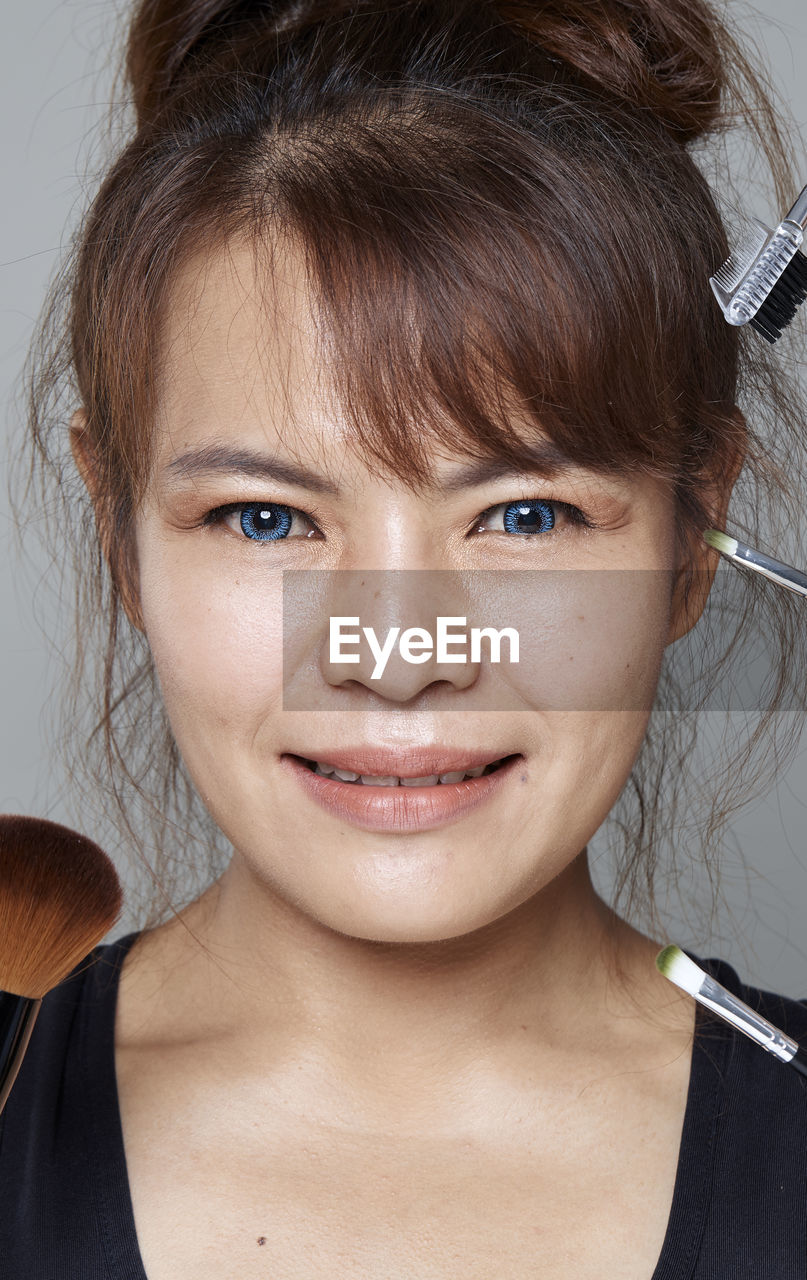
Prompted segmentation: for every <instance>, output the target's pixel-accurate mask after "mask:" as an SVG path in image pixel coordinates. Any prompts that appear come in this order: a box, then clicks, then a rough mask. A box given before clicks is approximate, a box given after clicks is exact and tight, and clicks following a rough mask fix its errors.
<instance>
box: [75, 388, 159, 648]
mask: <svg viewBox="0 0 807 1280" xmlns="http://www.w3.org/2000/svg"><path fill="white" fill-rule="evenodd" d="M87 424H88V419H87V412H86V410H85V409H77V410H76V412H75V413H74V414H73V416H72V418H71V419H70V450H71V452H72V454H73V459H74V461H75V464H76V466H77V468H78V471H79V475H80V476H81V478H82V480H83V481H84V485H85V488H86V489H87V492H88V493H89V495H90V499H91V500H92V504H93V508H94V510H95V526H96V528H97V530H98V538H99V541H100V543H101V550H102V552H103V555H104V559H105V560H106V562H107V564H108V565H109V571H110V573H111V574H112V580H113V582H114V583H115V585H116V587H117V589H118V593H119V595H120V598H121V604H122V605H123V609H124V612H125V613H126V616H127V618H128V619H129V621H130V622H131V624H132V626H133V627H135V629H136V630H138V631H143V630H144V627H143V619H142V615H141V612H140V598H139V590H138V586H137V569H136V565H135V563H134V560H135V557H134V548H133V547H122V546H121V545H120V542H119V540H118V539H117V538H116V537H115V533H114V525H113V521H112V517H111V513H110V510H109V505H108V502H107V500H106V496H105V494H104V493H103V487H102V484H101V477H100V474H99V467H98V463H97V458H96V456H95V453H94V451H93V447H92V442H91V440H90V436H89V432H88V430H87Z"/></svg>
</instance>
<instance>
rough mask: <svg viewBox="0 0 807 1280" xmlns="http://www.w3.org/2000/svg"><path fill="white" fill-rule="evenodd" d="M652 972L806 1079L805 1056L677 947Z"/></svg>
mask: <svg viewBox="0 0 807 1280" xmlns="http://www.w3.org/2000/svg"><path fill="white" fill-rule="evenodd" d="M656 968H657V969H658V971H659V973H661V974H663V975H664V977H665V978H668V979H669V980H670V982H674V983H675V985H676V986H677V987H680V988H681V990H682V991H686V992H687V994H688V995H691V996H694V998H695V999H696V1000H697V1001H698V1003H699V1004H702V1005H705V1007H706V1008H707V1009H711V1010H712V1012H713V1013H716V1014H717V1016H718V1017H719V1018H722V1019H723V1021H724V1022H728V1023H729V1025H730V1026H732V1027H736V1028H737V1030H738V1031H742V1032H743V1033H744V1034H745V1035H747V1036H748V1037H749V1039H751V1040H753V1041H754V1043H755V1044H758V1045H760V1047H761V1048H763V1049H767V1051H768V1053H772V1054H773V1056H774V1057H775V1058H778V1059H779V1061H780V1062H786V1063H788V1064H789V1066H791V1067H795V1068H796V1070H797V1071H798V1072H800V1074H801V1075H803V1076H807V1053H805V1051H804V1049H802V1048H800V1047H799V1045H798V1044H797V1043H796V1041H795V1040H794V1039H793V1037H792V1036H789V1035H786V1034H785V1032H784V1031H780V1030H779V1028H778V1027H775V1026H774V1025H773V1023H772V1022H769V1021H768V1019H767V1018H763V1016H762V1014H761V1013H757V1012H756V1010H754V1009H752V1008H751V1006H750V1005H747V1004H746V1003H745V1001H743V1000H740V999H739V998H738V997H737V996H735V995H733V994H732V992H731V991H729V990H728V989H727V988H726V987H724V986H723V984H722V983H720V982H718V981H717V979H716V978H713V977H712V976H711V975H710V974H708V973H706V972H705V970H703V969H701V967H700V966H699V965H697V964H695V961H694V960H690V958H689V956H688V955H686V954H685V953H684V952H683V951H682V950H681V948H680V947H675V946H671V947H665V948H664V950H663V951H659V953H658V955H657V956H656Z"/></svg>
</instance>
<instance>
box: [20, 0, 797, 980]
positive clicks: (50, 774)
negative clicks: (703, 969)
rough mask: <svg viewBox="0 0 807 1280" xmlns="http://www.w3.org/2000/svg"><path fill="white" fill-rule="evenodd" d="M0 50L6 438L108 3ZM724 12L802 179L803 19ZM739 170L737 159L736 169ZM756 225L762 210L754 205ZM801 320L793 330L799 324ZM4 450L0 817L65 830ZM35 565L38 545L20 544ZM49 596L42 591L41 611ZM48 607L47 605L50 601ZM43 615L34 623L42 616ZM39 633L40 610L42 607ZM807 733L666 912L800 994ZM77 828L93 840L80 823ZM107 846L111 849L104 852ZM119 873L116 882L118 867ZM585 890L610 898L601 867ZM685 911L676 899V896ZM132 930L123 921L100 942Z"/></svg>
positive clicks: (38, 18) (602, 864) (29, 586)
mask: <svg viewBox="0 0 807 1280" xmlns="http://www.w3.org/2000/svg"><path fill="white" fill-rule="evenodd" d="M3 6H4V7H3V19H4V21H3V40H2V42H0V133H1V134H2V140H3V141H2V157H3V166H4V173H3V192H4V198H3V200H2V202H1V203H0V392H1V393H2V402H3V405H4V422H5V429H6V431H7V432H9V433H12V432H13V433H16V432H17V431H18V430H19V408H18V406H17V400H16V399H15V397H17V392H18V388H17V385H16V384H17V379H18V376H19V371H20V367H21V364H22V361H23V359H24V356H25V351H26V347H27V343H28V339H29V336H30V333H31V329H32V326H33V323H34V321H35V318H36V315H37V312H38V310H39V307H40V305H41V302H42V299H43V297H44V293H45V288H46V284H47V281H48V279H49V278H50V276H51V274H52V272H53V270H54V269H55V266H56V263H57V261H58V258H59V252H60V245H61V244H62V243H65V242H66V239H67V234H68V232H69V230H70V228H71V227H72V226H73V225H74V223H75V220H76V217H77V214H78V212H79V211H80V209H81V208H82V207H83V205H84V203H85V199H86V197H87V195H88V194H89V193H91V192H92V190H93V189H94V181H93V179H92V177H91V176H88V175H91V174H92V173H93V172H94V171H95V170H96V169H97V167H98V165H99V164H101V163H102V161H103V155H104V151H105V148H106V145H107V143H106V140H105V135H104V133H103V127H104V121H105V119H106V113H107V104H108V102H109V100H110V97H111V94H112V69H113V55H112V52H111V51H112V50H116V49H117V47H118V46H117V43H116V41H117V33H118V32H119V31H120V28H121V17H122V12H123V13H124V14H125V10H123V11H122V9H121V6H120V5H118V4H109V3H104V2H103V0H100V2H97V3H90V2H89V0H69V2H68V3H53V2H52V0H51V2H48V0H28V2H27V3H26V4H25V5H18V4H16V3H14V4H12V3H11V0H3ZM728 10H729V13H730V14H731V16H732V17H733V18H734V19H735V21H737V22H738V23H739V24H740V26H741V28H742V29H743V30H744V31H745V33H746V36H747V38H750V39H751V40H752V41H753V42H754V43H755V44H756V45H757V46H758V47H759V48H760V50H761V52H762V55H763V58H764V60H765V61H766V62H767V63H768V65H769V67H770V69H771V77H772V80H773V82H774V84H775V85H776V87H777V89H778V91H779V93H780V94H781V96H782V97H783V98H784V100H785V101H786V102H788V103H789V104H790V107H791V111H792V113H793V116H794V117H795V120H796V121H797V123H798V126H799V130H800V144H799V145H800V148H801V153H802V154H803V155H805V160H804V163H803V165H802V170H801V172H802V175H803V181H807V153H805V149H804V142H805V139H807V128H805V125H807V76H805V67H807V14H806V13H805V8H804V0H760V3H758V5H757V6H756V8H754V9H750V8H748V7H747V6H745V5H742V6H741V5H739V4H736V3H734V2H733V0H730V3H729V5H728ZM738 163H741V161H739V160H738ZM752 212H757V213H759V215H760V216H762V217H764V216H765V215H766V214H771V213H772V212H773V211H771V210H770V209H759V208H758V207H757V208H755V209H753V210H752ZM803 322H804V321H803V319H802V323H803ZM5 453H6V450H5V447H4V448H3V449H2V451H0V658H1V660H0V700H1V701H0V705H1V706H2V723H3V731H2V735H1V736H0V812H7V813H8V812H18V813H32V814H38V815H40V816H48V817H50V818H52V819H54V820H55V821H63V822H68V823H69V824H70V825H75V820H74V818H73V815H72V812H71V811H70V809H69V807H68V804H67V802H66V800H65V783H64V779H63V778H61V777H60V776H59V771H58V768H57V767H56V766H55V764H54V760H53V745H52V743H53V731H52V716H51V712H50V710H49V705H48V696H47V691H48V689H49V688H50V687H51V686H52V684H53V683H54V681H58V679H59V660H58V655H54V654H53V653H52V652H51V651H50V650H49V646H48V643H47V640H46V638H45V636H44V635H43V634H42V630H41V628H40V625H39V624H38V622H37V621H36V617H35V614H34V605H33V603H32V593H33V595H36V594H37V592H36V585H37V584H36V575H35V574H34V575H33V577H32V576H31V575H30V573H28V572H26V573H25V574H23V572H22V571H21V569H20V567H19V565H18V564H17V563H16V562H15V560H14V558H13V548H12V543H11V539H10V532H11V529H10V513H9V511H8V507H7V501H6V483H5V481H6V477H5V472H4V470H2V468H3V467H4V466H5ZM29 550H31V551H32V552H33V554H34V556H35V555H36V548H35V547H34V548H29ZM46 599H47V593H45V595H44V596H42V600H43V601H46ZM51 607H52V606H51ZM43 608H45V609H46V608H47V605H46V604H45V605H42V606H41V607H40V608H39V610H38V616H40V617H42V612H43ZM45 623H46V625H47V614H46V613H45ZM805 796H807V737H805V738H803V746H802V749H801V751H800V754H799V758H798V759H797V760H796V762H795V764H794V766H793V767H792V768H791V769H790V770H789V772H788V773H786V774H783V775H781V777H780V781H779V785H778V787H777V789H776V791H775V793H773V794H771V795H769V796H768V797H766V798H765V799H764V800H763V801H760V802H757V803H755V804H754V805H752V806H750V807H749V808H748V809H746V810H745V811H744V812H743V813H742V815H740V817H739V818H738V819H737V821H736V822H735V824H734V827H733V830H732V834H731V838H730V840H729V842H728V847H727V849H726V855H725V862H724V870H723V892H724V897H725V904H724V906H723V908H722V910H721V912H720V915H719V917H718V919H717V921H716V922H715V923H714V925H713V927H712V928H711V929H710V930H709V929H707V928H706V927H705V926H704V925H703V924H700V925H698V924H696V923H695V921H696V920H697V918H698V916H699V910H698V908H699V904H701V903H702V902H703V901H705V900H706V899H707V898H708V897H709V896H710V893H711V891H710V890H709V887H708V883H707V882H706V880H705V879H704V878H703V876H702V875H700V873H698V871H697V870H696V871H695V873H694V874H693V875H692V876H691V877H690V878H689V880H688V881H687V883H686V885H685V889H684V902H683V903H682V902H680V901H678V900H672V899H671V900H670V902H669V904H668V905H667V907H666V923H667V926H668V929H667V937H668V939H669V940H671V941H677V942H679V943H680V944H681V945H684V946H691V947H693V948H694V949H695V950H696V951H698V952H699V953H700V954H702V955H706V954H712V955H722V956H723V957H725V958H726V959H728V960H729V961H730V962H731V963H733V964H735V965H736V967H737V968H738V970H739V971H740V973H741V974H742V976H743V978H744V979H745V980H746V981H749V982H753V983H756V984H757V985H761V986H767V987H771V988H775V989H777V990H780V991H783V992H785V993H787V994H789V995H795V996H799V997H807V938H805V930H804V926H803V920H804V917H805V910H806V909H807V849H806V845H807V841H806V840H805V800H804V797H805ZM84 829H85V830H86V831H87V834H89V835H90V836H94V837H95V838H96V839H98V838H100V837H99V833H98V831H97V829H96V828H95V827H94V826H93V825H92V824H91V822H90V821H89V820H88V822H87V823H86V824H85V827H84ZM110 852H113V851H112V850H110ZM121 871H122V873H123V874H124V877H125V876H126V874H127V872H126V869H125V868H124V867H122V868H121ZM594 875H595V881H596V882H597V883H598V886H599V887H600V889H601V892H603V894H604V895H605V896H606V897H607V896H608V883H609V871H608V866H607V861H606V860H605V859H604V858H601V859H599V860H597V861H595V864H594ZM687 897H689V899H690V901H689V903H687V901H686V899H687ZM133 927H137V921H136V920H132V919H131V917H129V916H125V917H124V919H123V920H122V921H121V922H120V923H119V924H118V925H116V926H115V928H114V930H113V931H112V934H111V935H110V936H118V935H119V934H120V933H122V932H123V931H124V930H125V929H128V928H133Z"/></svg>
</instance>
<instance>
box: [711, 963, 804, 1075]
mask: <svg viewBox="0 0 807 1280" xmlns="http://www.w3.org/2000/svg"><path fill="white" fill-rule="evenodd" d="M696 999H697V1000H698V1001H699V1002H700V1003H701V1004H703V1005H706V1007H707V1008H708V1009H712V1010H713V1011H714V1012H715V1013H717V1014H718V1015H719V1016H720V1017H721V1018H723V1019H724V1020H725V1021H726V1022H730V1023H731V1025H732V1026H734V1027H736V1028H737V1030H738V1031H743V1032H745V1034H746V1035H747V1036H750V1038H751V1039H752V1040H755V1041H756V1043H757V1044H758V1045H761V1046H762V1048H763V1049H767V1050H768V1052H769V1053H772V1054H774V1055H775V1056H776V1057H777V1058H779V1060H780V1061H781V1062H790V1060H791V1058H794V1057H795V1056H796V1054H797V1053H798V1051H799V1046H798V1044H797V1043H796V1041H795V1040H792V1039H791V1038H790V1036H788V1035H785V1033H784V1031H780V1030H779V1028H778V1027H775V1026H774V1025H773V1023H772V1022H768V1019H767V1018H763V1017H762V1015H761V1014H759V1013H756V1012H755V1011H754V1010H753V1009H752V1008H751V1007H750V1006H749V1005H747V1004H745V1003H744V1001H742V1000H738V998H737V996H734V995H732V993H731V992H730V991H727V990H726V988H725V987H723V986H721V985H720V983H719V982H716V981H715V979H714V978H711V977H709V975H708V974H707V975H706V977H705V978H704V980H703V982H702V983H701V986H700V990H699V991H698V994H697V997H696Z"/></svg>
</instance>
